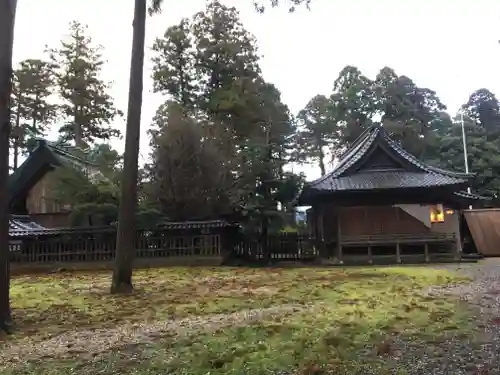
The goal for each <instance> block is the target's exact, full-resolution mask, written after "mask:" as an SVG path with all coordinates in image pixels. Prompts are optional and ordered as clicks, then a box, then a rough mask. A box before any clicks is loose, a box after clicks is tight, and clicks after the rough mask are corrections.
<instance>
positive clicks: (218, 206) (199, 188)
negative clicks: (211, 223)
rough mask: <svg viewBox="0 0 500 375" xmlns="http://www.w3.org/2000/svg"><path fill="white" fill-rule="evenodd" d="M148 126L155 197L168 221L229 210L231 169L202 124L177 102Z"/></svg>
mask: <svg viewBox="0 0 500 375" xmlns="http://www.w3.org/2000/svg"><path fill="white" fill-rule="evenodd" d="M154 123H155V128H154V129H153V130H152V131H150V134H151V136H152V137H151V146H152V150H153V152H152V155H151V156H152V157H151V159H152V163H151V165H150V167H149V171H150V173H151V180H152V187H153V196H154V197H155V199H156V200H157V202H158V203H159V205H160V207H161V211H162V213H163V214H164V215H165V216H166V217H168V218H169V219H170V220H174V221H186V220H193V219H198V220H205V219H214V218H220V217H221V216H224V215H226V214H228V213H229V212H230V211H231V206H230V204H229V201H230V189H229V188H230V186H231V174H230V171H229V170H228V169H227V168H224V165H223V160H222V158H221V156H220V153H219V152H218V150H217V147H216V145H215V144H214V142H213V141H212V140H210V139H206V138H205V137H204V135H203V126H202V124H199V123H198V122H197V120H195V119H194V118H192V117H191V116H189V114H188V113H187V111H185V110H184V109H183V108H182V106H181V105H180V104H178V103H174V102H169V103H166V104H165V105H164V106H161V107H160V108H159V109H158V112H157V115H156V116H155V121H154Z"/></svg>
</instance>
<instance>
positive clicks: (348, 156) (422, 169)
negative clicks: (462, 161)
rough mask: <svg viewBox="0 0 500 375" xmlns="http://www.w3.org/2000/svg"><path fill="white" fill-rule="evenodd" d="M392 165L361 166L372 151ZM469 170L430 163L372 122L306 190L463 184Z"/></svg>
mask: <svg viewBox="0 0 500 375" xmlns="http://www.w3.org/2000/svg"><path fill="white" fill-rule="evenodd" d="M377 150H378V151H379V155H382V154H383V155H385V156H384V157H386V159H387V160H390V161H391V163H392V164H393V165H392V166H388V165H386V166H385V167H379V168H377V169H373V168H372V169H370V168H363V166H364V165H366V164H367V162H369V161H370V159H371V156H373V155H375V154H376V153H375V151H377ZM472 177H474V175H473V174H466V173H460V172H455V171H450V170H445V169H442V168H438V167H434V166H431V165H429V164H427V163H425V162H423V161H422V160H419V159H418V158H417V157H415V156H414V155H412V154H410V153H409V152H407V151H406V150H404V149H403V148H402V147H401V146H400V145H399V144H398V143H397V142H396V141H394V140H393V139H391V137H390V136H389V134H387V132H386V131H385V130H384V128H383V127H382V126H380V125H376V126H372V127H370V128H368V129H367V130H365V131H364V132H363V134H361V136H360V137H358V139H357V140H356V141H355V142H354V143H353V144H352V146H351V147H350V148H349V149H348V150H347V151H346V152H345V153H344V154H343V155H342V156H341V157H340V161H339V162H338V163H337V165H336V167H335V168H334V169H333V171H331V172H330V173H328V174H326V175H325V176H323V177H321V178H319V179H317V180H314V181H311V182H308V183H306V184H305V186H304V188H305V189H306V190H323V191H339V190H342V191H350V190H372V189H391V188H419V187H432V186H446V185H461V184H462V185H463V184H465V183H466V182H467V180H468V179H470V178H472Z"/></svg>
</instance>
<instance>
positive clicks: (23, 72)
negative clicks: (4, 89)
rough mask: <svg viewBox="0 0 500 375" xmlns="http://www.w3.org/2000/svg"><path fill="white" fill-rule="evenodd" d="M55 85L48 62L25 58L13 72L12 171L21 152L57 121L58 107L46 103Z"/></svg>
mask: <svg viewBox="0 0 500 375" xmlns="http://www.w3.org/2000/svg"><path fill="white" fill-rule="evenodd" d="M54 85H55V75H54V66H53V65H52V64H51V63H49V62H47V61H43V60H39V59H27V60H24V61H21V63H20V64H19V67H18V68H17V69H16V70H15V71H14V75H13V88H12V104H11V111H12V118H13V129H12V134H11V138H12V139H11V142H12V153H13V155H14V164H13V169H14V170H15V169H17V166H18V158H19V155H20V153H26V152H27V151H28V150H29V148H30V147H31V146H32V145H33V144H34V140H35V139H36V138H38V137H41V136H44V135H45V133H46V132H47V130H48V129H49V126H50V125H51V124H52V123H53V122H54V120H55V119H56V118H57V110H58V107H57V106H56V105H54V104H51V103H49V101H48V99H49V97H50V96H51V95H52V94H53V92H54Z"/></svg>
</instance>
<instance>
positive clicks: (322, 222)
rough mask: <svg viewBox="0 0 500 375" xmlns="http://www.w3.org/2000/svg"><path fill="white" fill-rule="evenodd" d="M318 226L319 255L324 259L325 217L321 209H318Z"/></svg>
mask: <svg viewBox="0 0 500 375" xmlns="http://www.w3.org/2000/svg"><path fill="white" fill-rule="evenodd" d="M318 210H319V212H318V226H319V255H320V257H321V258H324V257H325V215H324V210H323V207H321V206H320V207H318Z"/></svg>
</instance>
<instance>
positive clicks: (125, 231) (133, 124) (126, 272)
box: [111, 0, 310, 292]
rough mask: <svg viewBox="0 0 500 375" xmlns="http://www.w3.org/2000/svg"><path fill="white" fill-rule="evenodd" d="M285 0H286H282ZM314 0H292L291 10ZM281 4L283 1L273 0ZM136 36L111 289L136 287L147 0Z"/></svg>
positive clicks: (154, 2)
mask: <svg viewBox="0 0 500 375" xmlns="http://www.w3.org/2000/svg"><path fill="white" fill-rule="evenodd" d="M282 1H283V0H282ZM309 1H310V0H291V5H290V10H293V9H294V6H295V5H299V4H301V3H305V4H308V3H309ZM270 2H271V5H272V6H277V5H278V4H279V0H270ZM134 4H135V5H134V24H133V34H132V35H133V36H132V58H131V66H130V85H129V101H128V113H127V128H126V137H125V155H124V173H123V180H122V183H121V200H120V210H119V226H118V235H117V248H116V260H115V268H114V271H113V281H112V286H111V292H121V291H125V292H126V291H130V290H132V288H133V286H132V259H133V256H134V251H135V249H134V244H135V228H134V227H135V225H134V224H135V221H134V217H135V210H136V206H137V202H136V201H137V191H136V190H137V189H136V187H137V186H136V185H137V177H138V161H139V136H140V127H141V110H142V90H143V69H144V45H145V41H144V39H145V28H146V8H147V6H148V3H147V0H135V2H134ZM162 4H163V0H151V3H150V7H149V13H150V14H154V13H158V12H159V11H160V10H161V6H162ZM253 4H254V5H255V6H256V8H257V10H259V11H261V12H262V11H264V8H262V5H261V3H260V2H259V1H253Z"/></svg>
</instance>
